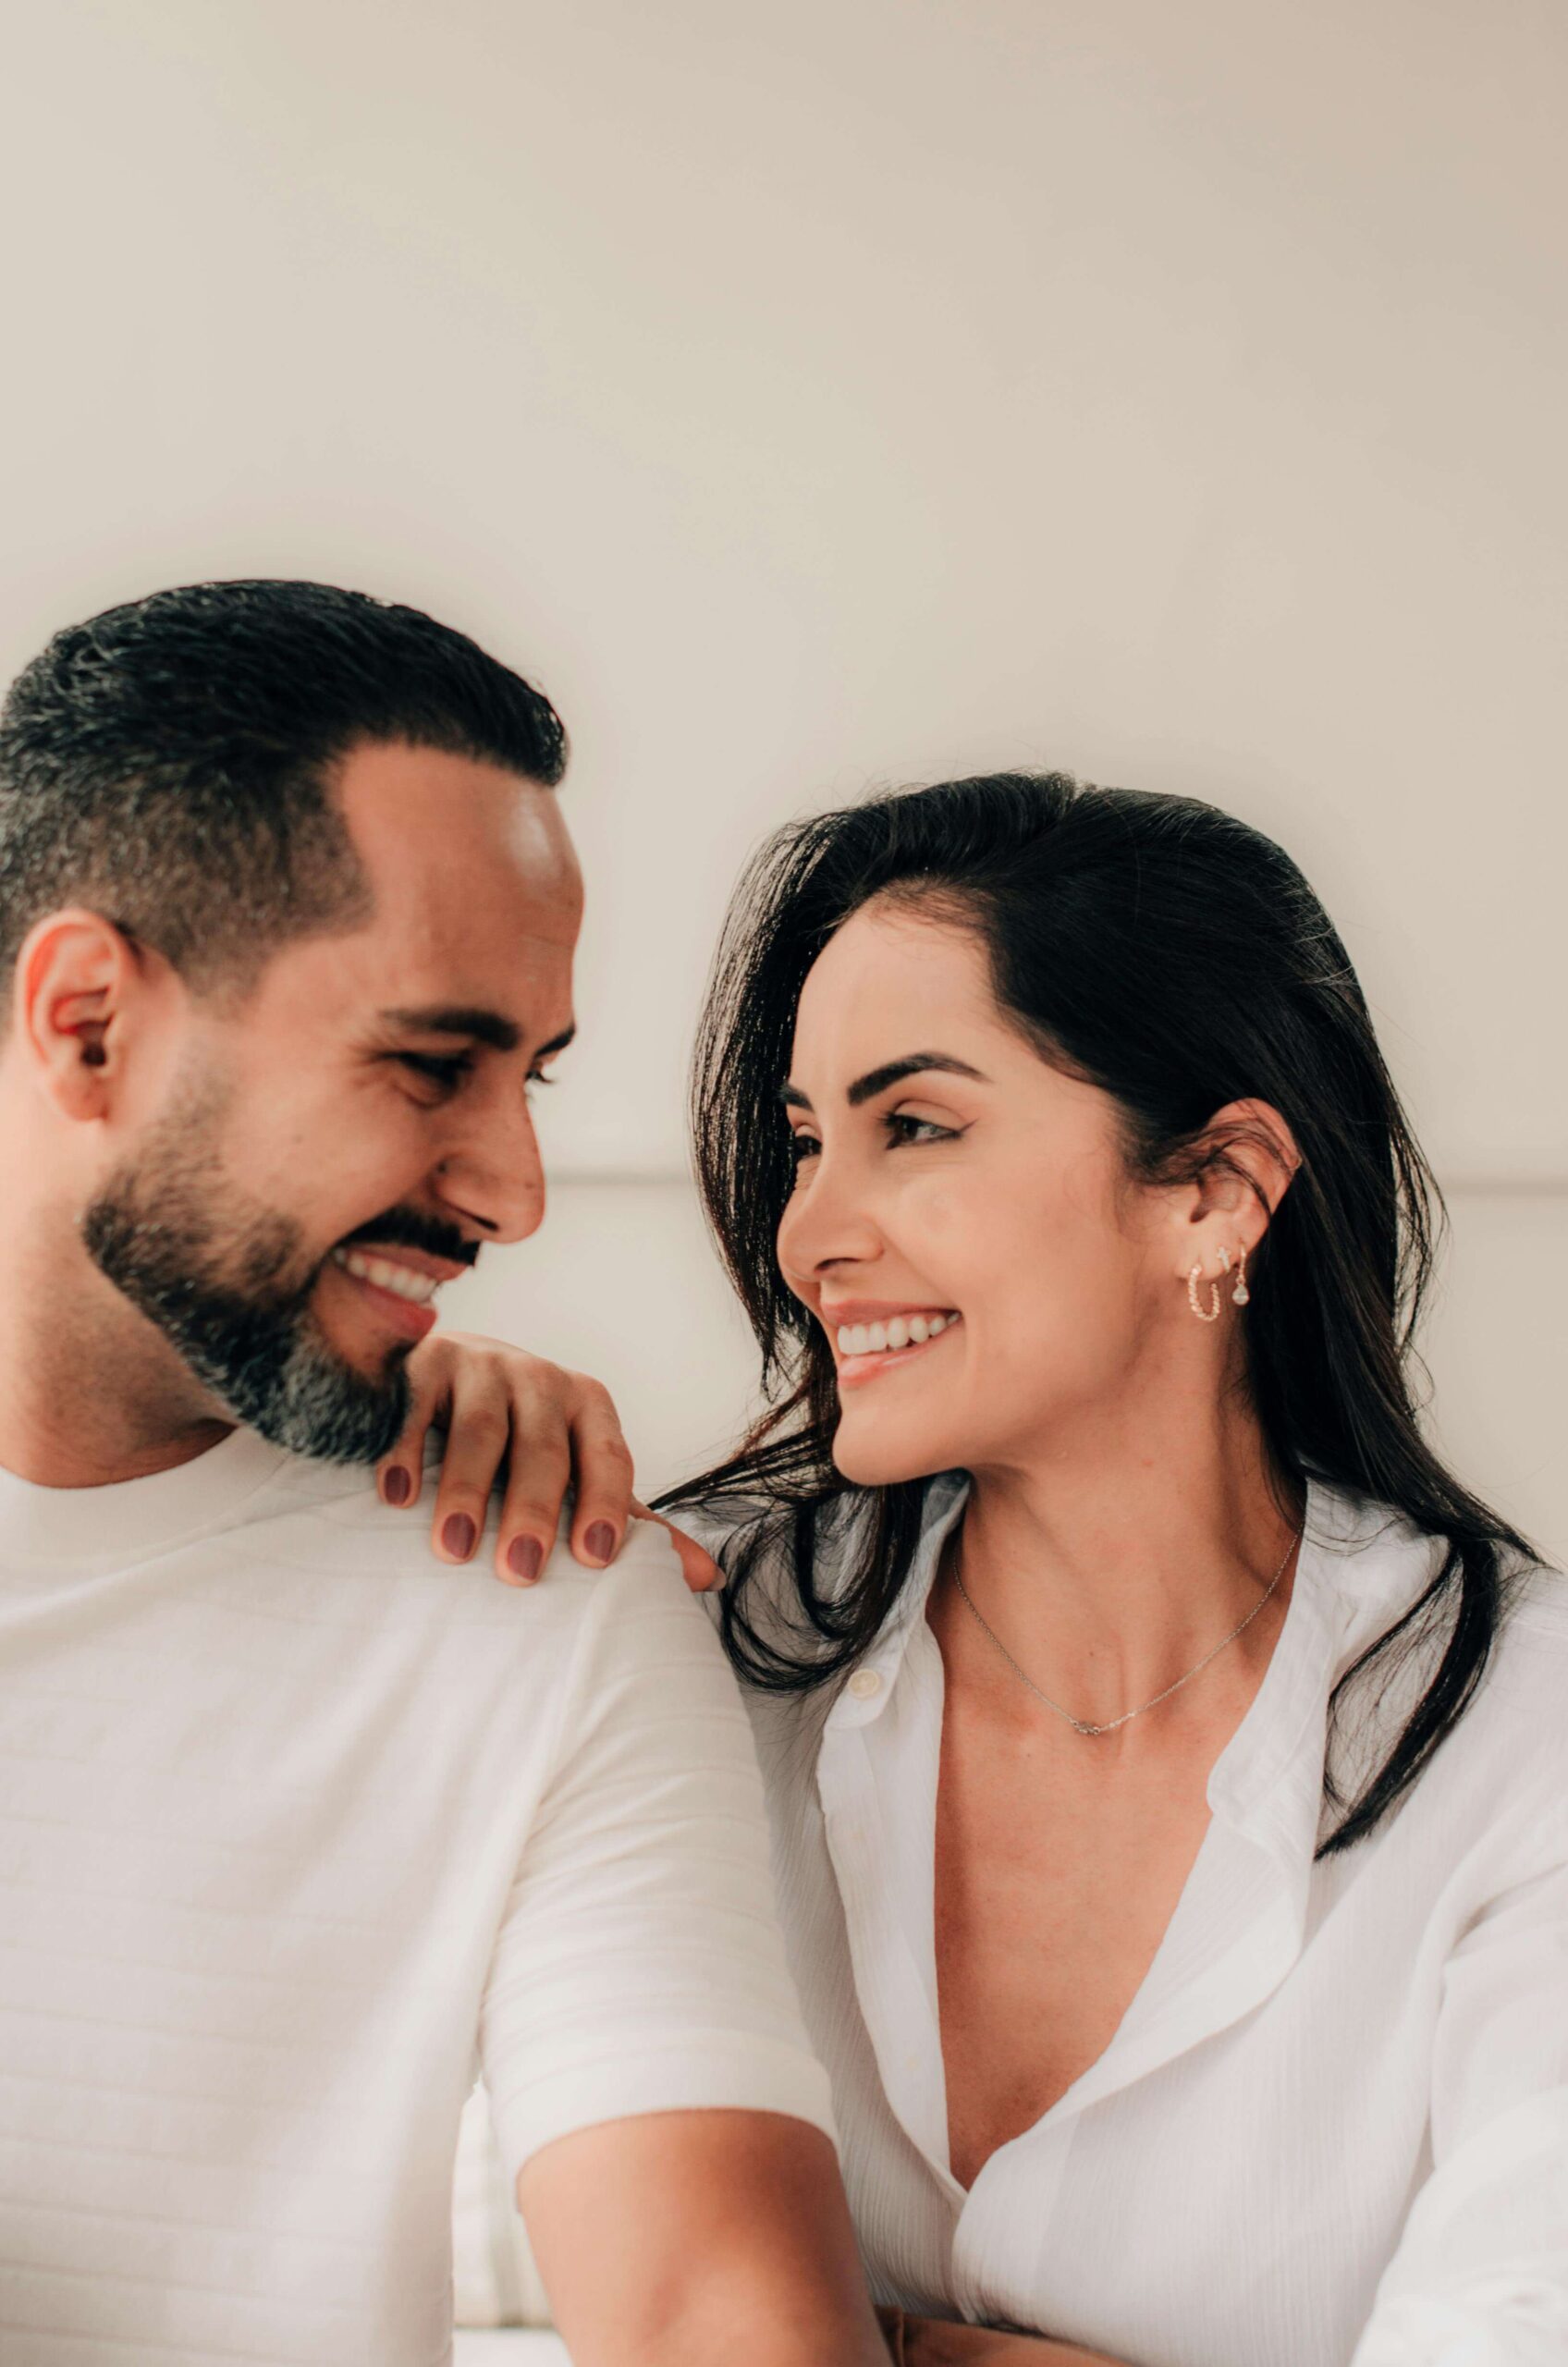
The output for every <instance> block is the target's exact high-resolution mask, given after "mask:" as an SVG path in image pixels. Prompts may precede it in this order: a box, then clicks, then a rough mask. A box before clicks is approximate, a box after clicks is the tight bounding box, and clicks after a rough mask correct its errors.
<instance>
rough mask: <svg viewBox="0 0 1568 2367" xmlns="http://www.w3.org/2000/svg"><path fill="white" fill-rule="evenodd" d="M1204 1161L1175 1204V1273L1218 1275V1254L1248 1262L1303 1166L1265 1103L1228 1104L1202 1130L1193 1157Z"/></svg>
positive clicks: (1288, 1132)
mask: <svg viewBox="0 0 1568 2367" xmlns="http://www.w3.org/2000/svg"><path fill="white" fill-rule="evenodd" d="M1205 1151H1207V1153H1208V1154H1209V1155H1208V1157H1207V1159H1205V1162H1204V1165H1203V1168H1202V1170H1201V1171H1200V1172H1199V1173H1198V1174H1197V1175H1196V1176H1194V1179H1193V1181H1192V1183H1191V1184H1188V1185H1187V1186H1185V1187H1184V1189H1183V1190H1182V1193H1180V1194H1179V1195H1178V1196H1177V1197H1178V1201H1179V1213H1178V1217H1177V1222H1178V1227H1179V1231H1180V1249H1179V1262H1178V1269H1177V1270H1178V1272H1179V1273H1181V1274H1183V1275H1184V1274H1187V1273H1190V1272H1191V1270H1192V1269H1193V1267H1194V1265H1201V1266H1202V1268H1203V1270H1204V1272H1205V1273H1206V1274H1212V1273H1214V1272H1215V1271H1218V1270H1220V1269H1219V1257H1218V1253H1219V1251H1220V1250H1221V1249H1223V1250H1224V1251H1225V1252H1226V1253H1227V1255H1228V1256H1229V1257H1231V1259H1232V1261H1233V1260H1234V1258H1235V1256H1236V1253H1237V1252H1238V1250H1245V1252H1246V1254H1247V1256H1248V1257H1251V1256H1252V1254H1253V1252H1254V1250H1256V1247H1257V1245H1258V1243H1259V1242H1260V1241H1261V1240H1262V1239H1263V1236H1264V1234H1265V1233H1267V1232H1268V1227H1269V1223H1270V1221H1271V1220H1272V1218H1273V1215H1274V1211H1275V1209H1276V1208H1278V1207H1279V1205H1280V1201H1281V1200H1282V1199H1283V1198H1284V1196H1285V1194H1286V1193H1287V1192H1288V1191H1289V1189H1290V1187H1291V1181H1292V1177H1293V1176H1294V1174H1295V1171H1296V1170H1297V1168H1298V1167H1299V1166H1300V1165H1301V1152H1300V1150H1299V1148H1298V1147H1297V1145H1296V1139H1295V1136H1294V1135H1293V1134H1292V1132H1291V1129H1290V1127H1289V1126H1288V1125H1287V1124H1286V1123H1285V1121H1284V1119H1283V1118H1281V1117H1280V1112H1279V1111H1278V1110H1276V1109H1275V1108H1274V1107H1273V1106H1272V1104H1271V1103H1269V1102H1267V1101H1250V1100H1249V1101H1228V1102H1227V1103H1226V1105H1225V1107H1224V1109H1223V1110H1216V1111H1215V1113H1214V1115H1213V1117H1212V1118H1211V1119H1210V1120H1209V1122H1208V1124H1207V1126H1206V1127H1205V1129H1204V1133H1203V1138H1202V1140H1201V1141H1200V1142H1199V1143H1198V1144H1197V1146H1196V1147H1195V1152H1194V1156H1197V1155H1201V1154H1203V1153H1204V1152H1205Z"/></svg>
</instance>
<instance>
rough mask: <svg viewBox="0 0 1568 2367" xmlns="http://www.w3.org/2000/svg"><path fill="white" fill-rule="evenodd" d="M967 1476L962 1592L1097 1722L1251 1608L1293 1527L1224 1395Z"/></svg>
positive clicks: (1260, 1650) (1256, 1631) (1258, 1630)
mask: <svg viewBox="0 0 1568 2367" xmlns="http://www.w3.org/2000/svg"><path fill="white" fill-rule="evenodd" d="M1299 1525H1300V1524H1299V1515H1298V1514H1297V1513H1295V1512H1294V1511H1293V1510H1292V1506H1291V1503H1290V1499H1289V1496H1288V1495H1286V1494H1285V1493H1284V1491H1283V1490H1281V1489H1280V1486H1279V1484H1278V1482H1277V1481H1276V1480H1275V1478H1274V1476H1273V1474H1272V1472H1271V1470H1270V1467H1269V1464H1268V1455H1267V1453H1266V1449H1265V1444H1264V1440H1263V1435H1262V1431H1261V1429H1260V1428H1259V1426H1258V1423H1257V1419H1256V1415H1254V1413H1253V1412H1252V1410H1251V1408H1250V1406H1249V1405H1247V1404H1244V1403H1243V1402H1240V1401H1237V1400H1231V1401H1230V1402H1229V1403H1223V1402H1222V1404H1220V1406H1219V1407H1218V1408H1215V1407H1213V1406H1212V1405H1211V1406H1208V1407H1206V1408H1205V1409H1204V1414H1203V1417H1201V1418H1200V1419H1196V1420H1194V1418H1192V1417H1187V1418H1186V1419H1185V1420H1183V1419H1182V1417H1181V1415H1180V1414H1173V1413H1171V1412H1170V1410H1169V1409H1167V1410H1166V1411H1165V1412H1164V1413H1163V1414H1158V1413H1157V1414H1155V1415H1154V1416H1153V1417H1150V1418H1148V1419H1141V1420H1140V1421H1138V1422H1137V1423H1136V1424H1128V1423H1125V1422H1121V1423H1118V1422H1115V1421H1112V1422H1109V1423H1107V1424H1104V1425H1102V1426H1100V1427H1099V1428H1098V1430H1097V1434H1091V1435H1089V1436H1087V1437H1084V1436H1081V1437H1079V1438H1078V1439H1077V1440H1075V1441H1073V1442H1072V1447H1071V1450H1069V1449H1068V1448H1066V1447H1065V1446H1064V1445H1062V1444H1061V1443H1060V1442H1057V1443H1054V1444H1053V1448H1052V1451H1051V1452H1050V1453H1048V1454H1045V1453H1042V1454H1040V1455H1038V1456H1023V1457H1020V1458H1019V1459H1018V1461H1016V1462H1010V1463H1009V1464H1007V1465H1005V1466H997V1467H995V1468H991V1469H977V1470H976V1471H975V1472H974V1489H973V1492H972V1494H971V1497H970V1501H969V1503H968V1505H967V1507H966V1509H965V1513H964V1517H963V1524H962V1531H961V1534H960V1537H959V1539H958V1540H957V1543H956V1547H955V1558H956V1564H957V1566H958V1568H959V1570H960V1572H961V1574H962V1578H963V1583H964V1587H965V1588H966V1590H967V1591H968V1593H969V1594H970V1596H971V1598H972V1600H974V1603H975V1604H976V1605H977V1606H978V1607H979V1609H980V1610H981V1611H982V1612H983V1613H984V1615H985V1618H986V1621H987V1622H988V1624H989V1625H991V1626H993V1627H994V1628H995V1629H996V1630H997V1632H998V1635H999V1636H1000V1637H1002V1639H1003V1640H1004V1641H1005V1643H1006V1644H1007V1647H1008V1649H1009V1650H1010V1651H1011V1652H1012V1653H1014V1654H1015V1655H1016V1657H1017V1659H1018V1660H1019V1662H1021V1663H1022V1665H1023V1667H1024V1668H1025V1669H1026V1670H1028V1672H1029V1674H1031V1676H1033V1677H1034V1678H1035V1680H1036V1681H1037V1682H1038V1683H1039V1684H1040V1685H1042V1686H1044V1687H1046V1689H1047V1690H1048V1691H1051V1692H1052V1693H1053V1695H1055V1696H1056V1698H1059V1699H1063V1700H1064V1701H1067V1702H1069V1703H1070V1704H1071V1706H1072V1709H1073V1711H1074V1712H1075V1714H1077V1715H1078V1716H1080V1717H1087V1718H1093V1719H1096V1720H1097V1719H1111V1718H1115V1717H1119V1716H1120V1715H1121V1713H1122V1711H1125V1710H1127V1709H1128V1708H1129V1707H1131V1706H1133V1704H1135V1703H1137V1702H1139V1701H1142V1700H1146V1699H1149V1698H1150V1697H1152V1696H1153V1695H1155V1694H1157V1693H1158V1692H1159V1690H1160V1689H1161V1687H1162V1686H1167V1685H1170V1684H1171V1683H1172V1682H1173V1681H1174V1680H1175V1679H1176V1678H1178V1677H1180V1676H1181V1675H1182V1673H1183V1671H1184V1670H1185V1669H1187V1668H1189V1667H1191V1666H1192V1665H1193V1663H1194V1662H1196V1661H1198V1660H1200V1659H1201V1658H1202V1656H1203V1654H1204V1653H1205V1652H1206V1651H1207V1650H1210V1649H1211V1648H1212V1646H1213V1645H1214V1644H1216V1643H1217V1642H1218V1641H1219V1639H1220V1638H1221V1637H1223V1636H1224V1635H1225V1633H1226V1631H1227V1629H1228V1628H1230V1627H1231V1626H1233V1625H1235V1624H1236V1622H1237V1621H1238V1620H1240V1619H1242V1618H1243V1616H1244V1615H1245V1614H1246V1613H1248V1612H1249V1611H1251V1610H1253V1609H1254V1608H1255V1607H1256V1604H1257V1601H1258V1597H1259V1593H1260V1591H1261V1589H1262V1588H1266V1587H1267V1586H1268V1582H1269V1580H1270V1579H1271V1578H1272V1577H1273V1576H1274V1574H1275V1572H1276V1571H1277V1570H1278V1569H1279V1567H1280V1563H1281V1560H1282V1558H1283V1557H1285V1556H1286V1555H1287V1554H1288V1553H1289V1551H1290V1548H1291V1543H1292V1536H1293V1533H1294V1531H1295V1529H1296V1528H1297V1527H1299ZM1284 1595H1285V1588H1284V1587H1281V1588H1280V1596H1281V1597H1284ZM1282 1607H1283V1606H1282V1602H1281V1611H1282ZM1278 1632H1279V1621H1278V1619H1277V1618H1272V1619H1265V1618H1259V1619H1258V1620H1257V1621H1256V1625H1255V1627H1254V1628H1251V1629H1249V1630H1248V1631H1247V1634H1246V1636H1245V1637H1242V1638H1239V1639H1238V1644H1237V1650H1238V1654H1243V1650H1244V1656H1245V1657H1247V1658H1251V1657H1253V1656H1254V1655H1256V1656H1257V1657H1258V1658H1259V1659H1260V1660H1263V1661H1266V1660H1267V1658H1268V1652H1269V1651H1270V1650H1272V1647H1273V1643H1274V1639H1275V1637H1276V1636H1277V1635H1278Z"/></svg>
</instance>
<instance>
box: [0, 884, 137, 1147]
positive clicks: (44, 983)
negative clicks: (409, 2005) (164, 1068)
mask: <svg viewBox="0 0 1568 2367" xmlns="http://www.w3.org/2000/svg"><path fill="white" fill-rule="evenodd" d="M136 983H137V977H136V957H135V954H134V952H133V951H132V949H131V947H130V945H129V942H128V941H127V939H126V938H124V937H123V936H122V935H121V933H120V931H119V930H118V929H117V928H116V926H114V923H113V922H112V921H106V920H104V918H103V917H102V915H101V914H97V913H91V912H86V911H78V910H72V911H68V912H63V913H52V914H50V915H49V917H48V919H47V920H43V921H40V922H39V924H38V926H37V927H36V928H35V929H33V931H32V932H31V936H30V937H29V938H28V939H27V942H26V943H25V944H24V946H23V947H22V950H21V952H20V954H19V955H18V961H17V972H16V989H15V991H16V1009H15V1013H14V1020H15V1025H16V1028H17V1030H18V1034H19V1036H20V1038H21V1041H22V1044H23V1045H25V1048H26V1050H27V1053H28V1055H29V1056H30V1059H31V1067H32V1072H33V1075H34V1077H35V1079H36V1080H37V1083H38V1084H39V1085H40V1087H41V1088H42V1090H43V1093H44V1094H45V1095H46V1096H47V1098H49V1099H50V1100H51V1101H52V1102H53V1103H54V1105H55V1109H56V1110H58V1112H59V1114H60V1116H61V1117H63V1118H69V1119H74V1120H81V1119H92V1118H102V1117H104V1116H106V1115H107V1114H108V1112H109V1110H110V1109H111V1108H112V1107H113V1105H114V1102H115V1101H116V1099H117V1098H118V1087H119V1083H120V1076H119V1072H120V1070H121V1068H122V1067H123V1064H124V1050H125V1027H124V1020H125V1016H126V1004H127V1001H128V999H129V998H130V997H132V996H133V995H134V991H135V987H136Z"/></svg>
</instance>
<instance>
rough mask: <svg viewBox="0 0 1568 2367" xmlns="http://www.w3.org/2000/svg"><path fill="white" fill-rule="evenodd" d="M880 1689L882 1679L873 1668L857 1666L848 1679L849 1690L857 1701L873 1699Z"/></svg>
mask: <svg viewBox="0 0 1568 2367" xmlns="http://www.w3.org/2000/svg"><path fill="white" fill-rule="evenodd" d="M881 1690H882V1679H881V1678H880V1677H879V1676H878V1675H877V1674H876V1670H875V1669H874V1668H857V1669H856V1671H855V1673H854V1674H853V1676H851V1679H850V1691H851V1693H852V1694H853V1695H854V1697H855V1699H856V1700H857V1701H873V1700H875V1699H876V1696H877V1694H879V1693H880V1692H881Z"/></svg>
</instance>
